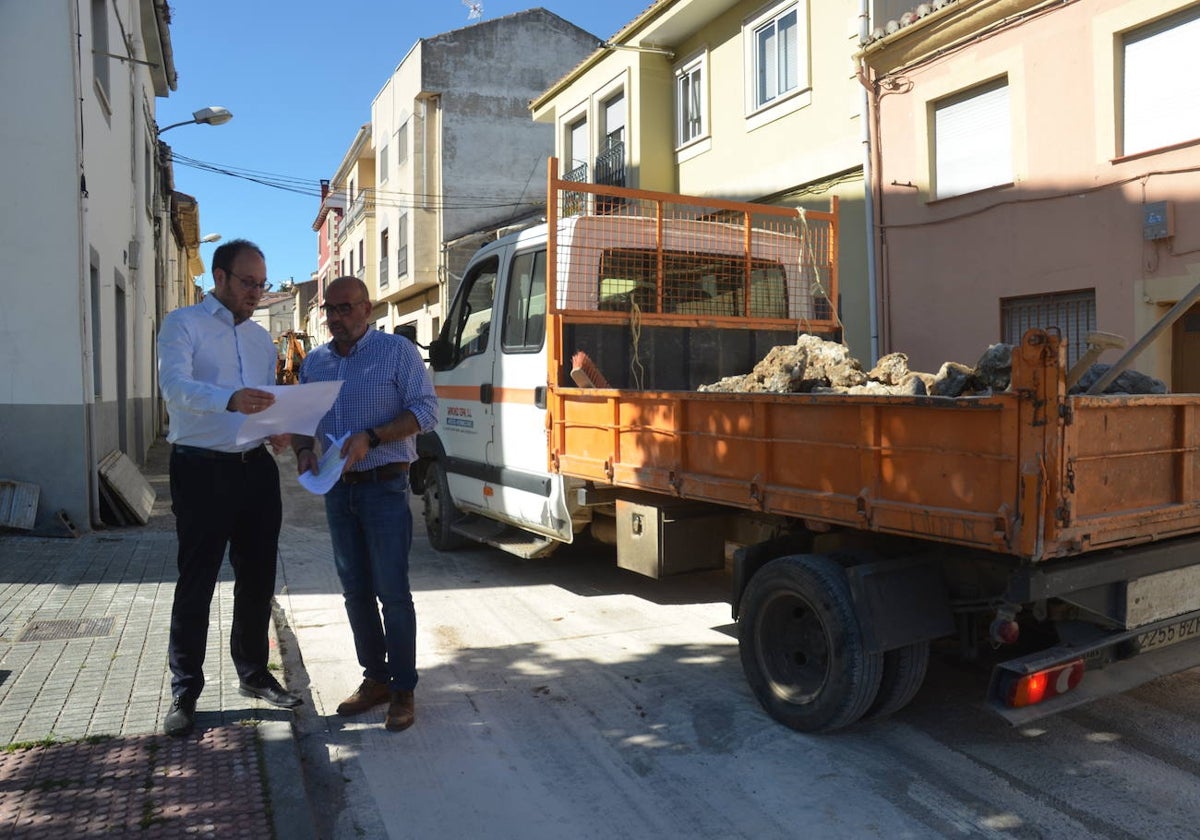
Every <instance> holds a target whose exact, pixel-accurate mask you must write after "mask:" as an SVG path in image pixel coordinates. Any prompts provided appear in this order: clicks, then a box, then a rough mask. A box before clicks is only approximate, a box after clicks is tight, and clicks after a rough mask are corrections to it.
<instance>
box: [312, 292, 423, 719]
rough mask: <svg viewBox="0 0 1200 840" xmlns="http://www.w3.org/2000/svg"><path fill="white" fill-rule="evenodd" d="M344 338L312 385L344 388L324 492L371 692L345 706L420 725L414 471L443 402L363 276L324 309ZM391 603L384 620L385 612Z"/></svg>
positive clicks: (343, 711) (333, 422) (324, 433)
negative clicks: (419, 442) (377, 308)
mask: <svg viewBox="0 0 1200 840" xmlns="http://www.w3.org/2000/svg"><path fill="white" fill-rule="evenodd" d="M321 308H322V310H324V312H325V317H326V319H327V323H328V325H329V332H330V334H331V335H332V336H333V340H332V341H330V342H329V343H328V344H325V345H322V346H321V347H318V348H317V349H316V350H314V351H313V352H312V353H310V354H309V355H308V356H307V357H306V358H305V359H304V364H303V365H302V366H301V368H300V381H301V382H326V381H330V380H337V379H340V380H343V385H342V389H341V391H340V392H339V394H338V398H337V400H336V401H334V403H333V407H332V408H330V410H329V413H328V414H326V415H325V417H324V418H323V419H322V420H321V422H320V424H319V425H318V426H317V434H316V440H317V441H328V440H331V439H333V440H339V439H341V438H342V436H344V435H346V434H349V437H347V438H346V441H345V443H343V444H342V455H343V456H344V457H345V458H346V463H345V466H344V467H343V472H342V477H341V480H340V481H338V483H337V484H335V485H334V486H333V489H332V490H330V491H329V492H328V493H327V494H326V495H325V516H326V518H327V519H328V520H329V534H330V537H331V538H332V541H333V560H334V564H335V565H336V567H337V572H338V577H339V578H340V579H341V581H342V591H343V593H344V595H345V599H346V615H347V617H348V618H349V620H350V630H351V632H352V633H353V634H354V648H355V651H356V652H357V654H358V663H359V664H360V665H361V666H362V669H363V681H362V684H361V685H360V686H359V687H358V688H357V689H356V690H355V692H354V693H353V694H351V695H350V696H349V697H348V698H346V699H345V700H344V701H343V702H342V703H341V704H340V705H339V706H338V707H337V713H338V714H339V715H356V714H359V713H360V712H365V711H367V710H368V709H372V708H374V707H375V706H379V705H382V704H383V703H387V704H388V710H387V717H386V718H385V721H384V725H385V726H386V727H387V728H388V729H390V730H392V731H393V732H399V731H400V730H402V729H407V728H408V727H410V726H412V724H413V719H414V708H413V689H415V688H416V685H417V616H416V611H415V610H414V608H413V600H412V592H411V591H410V589H409V583H408V554H409V549H410V548H411V547H412V524H413V523H412V513H411V512H410V510H409V507H408V501H409V500H408V465H409V463H410V462H412V461H415V460H416V457H417V451H416V439H415V438H416V434H417V433H418V432H422V431H429V430H430V429H432V428H433V427H434V425H435V424H436V422H437V396H436V395H435V394H434V391H433V383H432V382H431V381H430V379H429V373H428V371H427V370H426V369H425V362H424V360H423V359H422V358H421V356H420V354H419V353H418V352H417V348H416V346H415V345H414V344H413V343H412V342H410V341H408V340H407V339H405V338H403V337H402V336H399V335H393V334H390V333H386V332H382V331H379V330H374V329H371V327H370V324H369V323H368V319H369V318H370V315H371V301H370V299H369V298H368V296H367V287H366V285H364V284H363V282H362V281H361V280H359V279H358V278H357V277H339V278H337V279H336V280H334V281H333V282H332V283H330V284H329V286H328V288H326V290H325V304H324V306H322V307H321ZM313 441H314V439H313V438H308V437H303V436H301V435H293V436H292V448H293V449H294V450H295V452H296V467H297V469H298V470H299V472H301V473H304V472H306V471H308V470H312V471H313V472H314V473H315V472H316V469H317V454H316V452H314V451H313ZM381 607H382V613H383V616H382V621H381V620H380V608H381Z"/></svg>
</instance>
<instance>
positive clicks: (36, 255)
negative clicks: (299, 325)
mask: <svg viewBox="0 0 1200 840" xmlns="http://www.w3.org/2000/svg"><path fill="white" fill-rule="evenodd" d="M143 6H145V7H146V8H145V10H144V9H143ZM93 10H95V14H97V16H98V17H97V18H96V19H97V20H99V21H100V22H101V25H100V26H98V27H95V26H93ZM144 11H145V15H144V14H143V12H144ZM77 12H78V13H79V14H80V15H81V17H82V19H77V17H76V14H77ZM155 14H156V11H155V9H154V4H153V3H152V2H151V0H108V2H98V3H94V4H91V5H90V6H89V4H87V3H75V2H69V0H55V1H54V2H39V3H5V4H3V5H0V78H4V79H8V80H13V79H36V80H37V84H8V85H3V86H0V107H2V108H3V113H6V114H9V115H19V118H9V119H5V120H3V121H0V148H3V149H4V150H5V154H4V155H3V156H0V182H2V183H3V184H4V185H5V193H6V194H7V195H9V196H21V200H20V201H9V202H5V204H4V206H3V208H2V209H0V278H3V281H2V282H3V285H4V291H5V305H4V306H3V307H0V358H3V359H5V360H6V364H4V365H0V478H3V479H12V480H17V481H24V482H31V483H35V484H37V485H39V487H40V488H41V489H40V496H41V498H40V504H39V510H38V516H37V526H36V527H37V528H38V529H39V530H42V531H47V532H49V531H53V530H55V529H56V528H57V529H61V527H62V526H61V525H58V524H57V522H58V520H57V517H56V514H57V513H58V512H59V511H62V512H63V513H64V514H65V515H66V516H67V517H69V518H70V519H71V521H72V522H73V523H74V524H75V525H76V527H78V528H80V529H87V528H89V527H90V525H91V523H93V522H95V521H98V520H99V494H98V482H97V478H96V466H97V464H98V462H99V460H100V459H101V458H103V457H104V456H105V455H106V454H108V453H109V452H111V451H112V450H114V449H121V450H123V451H125V452H126V453H127V454H129V455H130V456H131V457H133V458H134V459H135V460H141V459H142V458H143V457H144V455H145V452H146V450H147V449H148V448H149V446H150V443H151V442H152V440H153V434H154V429H155V427H156V420H155V411H154V400H155V385H156V383H155V377H154V365H155V359H154V349H153V344H154V334H155V330H156V323H155V320H156V318H155V266H156V263H157V260H156V259H155V252H156V243H155V242H154V238H153V237H154V234H153V231H154V225H153V216H154V213H155V207H154V204H153V202H154V200H155V199H154V185H153V183H152V181H153V177H154V176H153V172H154V170H155V167H154V165H153V163H154V160H153V148H154V140H155V134H154V132H155V129H154V125H153V117H154V102H155V96H156V95H166V94H167V92H168V78H173V75H174V70H173V67H170V62H169V60H168V61H164V60H163V58H162V56H161V53H160V52H157V50H158V48H159V45H160V42H159V33H158V31H157V29H156V30H155V31H152V32H149V33H147V32H144V31H143V29H142V23H143V20H145V19H147V17H146V16H148V19H149V20H150V21H152V22H153V21H154V20H155ZM105 31H106V32H107V36H106V37H102V33H104V32H105ZM122 31H124V32H126V33H128V35H129V40H130V45H131V48H132V51H133V57H134V58H137V59H140V60H141V61H147V60H148V55H153V56H154V58H155V59H156V62H157V65H158V69H157V70H155V71H152V70H151V69H150V68H148V67H147V66H146V65H145V64H140V63H137V62H133V61H120V60H118V59H112V58H104V57H98V58H96V59H95V60H93V49H99V50H103V51H107V52H113V53H123V52H124V51H125V45H124V43H123V42H122V39H121V33H122ZM76 33H80V36H81V38H80V39H77V38H76ZM148 50H151V51H154V52H151V53H148V52H147V51H148ZM97 70H99V71H100V77H99V78H98V77H97V73H96V71H97ZM152 73H153V74H155V75H152ZM131 244H132V247H131Z"/></svg>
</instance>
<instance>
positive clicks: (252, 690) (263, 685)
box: [238, 674, 304, 709]
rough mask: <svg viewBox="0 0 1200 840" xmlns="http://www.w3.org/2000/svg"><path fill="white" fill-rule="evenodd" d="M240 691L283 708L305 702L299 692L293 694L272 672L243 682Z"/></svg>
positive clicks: (243, 694)
mask: <svg viewBox="0 0 1200 840" xmlns="http://www.w3.org/2000/svg"><path fill="white" fill-rule="evenodd" d="M238 693H239V694H241V695H242V696H243V697H257V698H258V699H259V700H266V701H267V702H268V703H270V704H271V705H272V706H278V707H279V708H281V709H294V708H296V707H297V706H299V705H300V704H301V703H303V702H304V701H303V700H302V699H300V695H299V694H292V692H290V691H287V690H285V689H284V687H283V686H281V685H280V684H279V681H278V680H276V679H275V678H274V677H272V676H271V675H270V674H267V675H266V676H264V677H258V678H257V679H254V680H251V681H249V682H242V683H241V684H240V685H239V686H238Z"/></svg>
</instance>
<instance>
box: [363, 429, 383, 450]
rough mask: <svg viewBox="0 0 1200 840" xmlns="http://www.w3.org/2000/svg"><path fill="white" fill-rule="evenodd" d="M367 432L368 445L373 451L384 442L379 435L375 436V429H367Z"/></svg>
mask: <svg viewBox="0 0 1200 840" xmlns="http://www.w3.org/2000/svg"><path fill="white" fill-rule="evenodd" d="M366 432H367V444H368V446H370V447H371V448H372V449H374V448H375V447H376V446H378V445H379V444H381V443H383V441H381V440H380V439H379V435H377V434H375V430H374V429H367V430H366Z"/></svg>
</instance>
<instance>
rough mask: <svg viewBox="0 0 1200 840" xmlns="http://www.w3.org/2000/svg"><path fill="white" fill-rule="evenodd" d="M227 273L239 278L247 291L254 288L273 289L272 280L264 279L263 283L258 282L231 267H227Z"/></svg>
mask: <svg viewBox="0 0 1200 840" xmlns="http://www.w3.org/2000/svg"><path fill="white" fill-rule="evenodd" d="M225 273H226V274H228V275H229V276H230V277H236V278H237V279H238V282H239V283H241V284H242V288H243V289H245V290H246V291H247V292H248V291H250V290H252V289H258V290H259V291H260V292H269V291H271V281H270V280H264V281H262V282H261V283H256V282H254V280H252V279H251V278H249V277H243V276H242V275H240V274H234V273H233V272H232V271H230V270H229V269H225Z"/></svg>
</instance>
